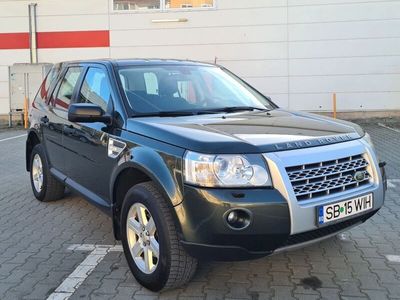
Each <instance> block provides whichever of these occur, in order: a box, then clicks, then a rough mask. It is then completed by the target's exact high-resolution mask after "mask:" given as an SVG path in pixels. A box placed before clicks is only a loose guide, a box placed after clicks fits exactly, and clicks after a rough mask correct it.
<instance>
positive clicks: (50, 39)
mask: <svg viewBox="0 0 400 300" xmlns="http://www.w3.org/2000/svg"><path fill="white" fill-rule="evenodd" d="M37 47H38V48H39V49H40V48H42V49H43V48H83V47H110V31H109V30H92V31H60V32H38V33H37ZM0 49H29V33H28V32H18V33H0Z"/></svg>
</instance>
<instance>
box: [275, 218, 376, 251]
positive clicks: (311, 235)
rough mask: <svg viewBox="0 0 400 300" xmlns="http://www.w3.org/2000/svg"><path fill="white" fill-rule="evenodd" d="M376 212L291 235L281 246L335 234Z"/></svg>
mask: <svg viewBox="0 0 400 300" xmlns="http://www.w3.org/2000/svg"><path fill="white" fill-rule="evenodd" d="M376 212H377V211H372V212H369V213H367V214H364V215H361V216H357V217H353V218H351V219H348V220H345V221H343V222H340V223H336V224H333V225H328V226H325V227H321V228H318V229H315V230H311V231H307V232H303V233H297V234H294V235H291V236H289V238H288V240H287V241H286V243H285V244H284V245H282V246H281V247H287V246H293V245H297V244H301V243H305V242H309V241H312V240H316V239H319V238H322V237H324V236H327V235H331V234H335V233H337V232H340V231H342V230H345V229H346V228H348V227H350V226H353V225H356V224H358V223H362V222H364V221H366V220H367V219H369V218H370V217H372V216H373V215H374V214H375V213H376Z"/></svg>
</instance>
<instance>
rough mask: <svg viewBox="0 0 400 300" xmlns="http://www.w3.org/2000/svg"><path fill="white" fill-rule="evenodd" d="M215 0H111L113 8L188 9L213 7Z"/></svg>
mask: <svg viewBox="0 0 400 300" xmlns="http://www.w3.org/2000/svg"><path fill="white" fill-rule="evenodd" d="M214 2H215V0H113V4H114V10H150V9H159V10H163V9H181V8H184V9H188V8H210V7H214Z"/></svg>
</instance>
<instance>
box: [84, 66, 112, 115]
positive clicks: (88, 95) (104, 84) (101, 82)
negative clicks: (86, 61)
mask: <svg viewBox="0 0 400 300" xmlns="http://www.w3.org/2000/svg"><path fill="white" fill-rule="evenodd" d="M110 96H111V89H110V84H109V81H108V78H107V73H106V72H105V71H104V70H102V69H99V68H90V69H89V70H88V72H87V73H86V76H85V80H84V81H83V83H82V87H81V90H80V92H79V99H78V101H79V102H81V103H92V104H96V105H98V106H100V107H101V108H102V109H103V110H104V111H107V105H108V102H109V100H110Z"/></svg>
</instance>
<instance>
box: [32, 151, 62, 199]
mask: <svg viewBox="0 0 400 300" xmlns="http://www.w3.org/2000/svg"><path fill="white" fill-rule="evenodd" d="M38 159H39V160H40V163H41V174H42V176H41V178H42V180H41V183H42V184H41V185H40V184H39V186H41V187H38V181H37V180H35V179H34V177H35V178H37V176H38V173H37V171H35V168H36V167H35V164H36V165H37V160H38ZM36 170H37V168H36ZM39 177H40V175H39ZM30 179H31V186H32V191H33V194H34V195H35V197H36V199H38V200H39V201H42V202H48V201H54V200H58V199H61V198H62V197H63V196H64V190H65V186H64V185H63V184H62V183H61V182H59V181H58V180H57V179H56V178H55V177H54V176H53V175H52V174H51V173H50V168H49V164H48V161H47V157H46V154H45V151H44V148H43V146H42V145H41V144H37V145H36V146H35V147H34V148H33V149H32V154H31V160H30Z"/></svg>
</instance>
